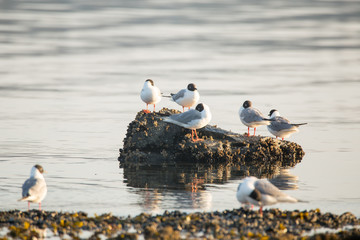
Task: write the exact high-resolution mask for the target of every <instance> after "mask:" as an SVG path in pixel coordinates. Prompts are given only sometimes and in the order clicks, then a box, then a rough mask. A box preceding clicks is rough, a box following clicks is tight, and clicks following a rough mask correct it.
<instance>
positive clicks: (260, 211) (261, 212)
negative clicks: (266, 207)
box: [259, 206, 263, 216]
mask: <svg viewBox="0 0 360 240" xmlns="http://www.w3.org/2000/svg"><path fill="white" fill-rule="evenodd" d="M259 213H260V215H261V216H262V215H263V210H262V206H260V209H259Z"/></svg>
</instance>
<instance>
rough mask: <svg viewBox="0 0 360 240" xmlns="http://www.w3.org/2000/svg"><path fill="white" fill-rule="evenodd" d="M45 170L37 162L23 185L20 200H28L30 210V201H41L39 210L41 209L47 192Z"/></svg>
mask: <svg viewBox="0 0 360 240" xmlns="http://www.w3.org/2000/svg"><path fill="white" fill-rule="evenodd" d="M43 172H44V169H43V167H42V166H40V165H38V164H36V165H35V166H33V167H32V168H31V172H30V178H28V179H27V180H26V181H25V182H24V184H23V186H22V198H21V199H19V200H18V201H28V210H30V202H35V203H39V210H41V201H42V200H43V199H44V198H45V196H46V193H47V187H46V182H45V179H44V176H43Z"/></svg>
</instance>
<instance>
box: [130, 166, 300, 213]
mask: <svg viewBox="0 0 360 240" xmlns="http://www.w3.org/2000/svg"><path fill="white" fill-rule="evenodd" d="M249 175H253V176H257V177H259V178H264V177H266V178H269V179H271V180H270V181H274V182H275V183H274V185H276V186H277V187H279V188H280V189H294V188H295V187H296V186H297V185H296V181H295V180H297V178H296V177H295V176H292V175H291V174H290V173H289V172H288V171H287V170H285V169H284V170H280V168H279V167H277V166H272V167H271V168H262V167H260V166H255V167H249V166H245V165H236V166H233V165H226V164H217V165H210V164H192V165H191V164H179V165H176V166H166V167H164V166H156V167H154V166H149V167H139V168H126V167H125V168H124V179H125V180H124V181H125V182H126V183H127V186H129V187H132V190H135V193H137V194H139V195H140V196H141V200H140V201H139V202H138V204H139V205H140V206H141V207H142V208H143V209H144V211H146V212H150V213H160V212H161V211H162V210H163V209H183V210H184V209H189V210H192V209H201V210H208V209H210V207H211V201H212V196H211V192H210V191H208V190H207V185H208V184H212V185H213V184H219V185H221V184H225V183H227V182H229V181H230V180H239V179H242V178H244V177H246V176H249ZM292 179H295V180H292Z"/></svg>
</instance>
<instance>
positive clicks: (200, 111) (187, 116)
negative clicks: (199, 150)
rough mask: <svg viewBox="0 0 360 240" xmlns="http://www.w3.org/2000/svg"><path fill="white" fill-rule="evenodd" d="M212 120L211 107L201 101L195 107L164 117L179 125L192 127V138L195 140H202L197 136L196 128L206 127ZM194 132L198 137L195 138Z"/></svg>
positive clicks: (167, 120) (166, 120)
mask: <svg viewBox="0 0 360 240" xmlns="http://www.w3.org/2000/svg"><path fill="white" fill-rule="evenodd" d="M210 120H211V112H210V108H209V107H208V106H207V105H206V104H204V103H199V104H198V105H196V108H195V109H190V110H189V111H186V112H183V113H179V114H174V115H171V116H169V117H167V118H165V119H164V121H165V122H169V123H173V124H176V125H178V126H181V127H184V128H187V129H191V139H192V140H193V141H194V142H197V141H201V140H203V139H200V138H199V137H198V136H197V133H196V129H199V128H203V127H205V126H206V125H207V124H208V123H209V122H210ZM194 134H195V136H196V139H194Z"/></svg>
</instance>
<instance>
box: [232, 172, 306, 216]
mask: <svg viewBox="0 0 360 240" xmlns="http://www.w3.org/2000/svg"><path fill="white" fill-rule="evenodd" d="M236 198H237V200H238V201H239V202H240V203H242V204H252V205H255V206H259V207H260V209H259V212H260V214H262V208H263V206H267V205H273V204H276V203H279V202H289V203H296V202H298V201H299V200H297V199H296V198H293V197H291V196H289V195H287V194H286V193H283V192H282V191H280V189H278V188H277V187H276V186H275V185H273V184H272V183H271V182H269V181H268V180H267V179H258V178H256V177H247V178H245V179H244V180H243V182H242V183H240V184H239V186H238V189H237V192H236Z"/></svg>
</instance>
